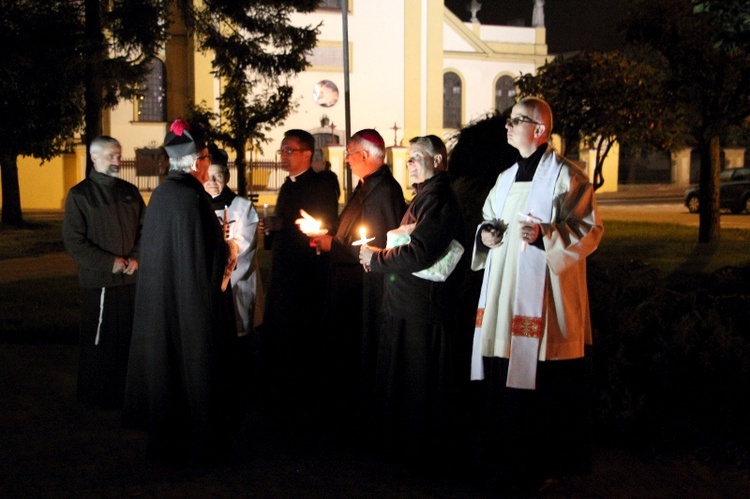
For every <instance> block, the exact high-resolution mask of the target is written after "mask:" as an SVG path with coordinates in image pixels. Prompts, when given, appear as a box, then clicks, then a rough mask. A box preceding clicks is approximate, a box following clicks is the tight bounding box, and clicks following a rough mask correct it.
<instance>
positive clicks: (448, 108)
mask: <svg viewBox="0 0 750 499" xmlns="http://www.w3.org/2000/svg"><path fill="white" fill-rule="evenodd" d="M443 128H461V79H460V78H459V77H458V75H457V74H456V73H453V72H447V73H445V74H444V75H443Z"/></svg>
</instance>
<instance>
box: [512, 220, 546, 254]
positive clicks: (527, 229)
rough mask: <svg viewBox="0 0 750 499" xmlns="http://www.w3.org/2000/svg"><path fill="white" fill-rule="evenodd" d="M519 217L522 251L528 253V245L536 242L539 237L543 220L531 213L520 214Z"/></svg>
mask: <svg viewBox="0 0 750 499" xmlns="http://www.w3.org/2000/svg"><path fill="white" fill-rule="evenodd" d="M518 217H519V219H520V234H521V240H522V242H521V251H526V247H527V246H528V243H530V242H532V241H534V240H536V238H537V237H538V236H539V225H538V223H539V222H541V219H540V218H538V217H535V216H534V215H533V212H529V213H528V214H526V213H521V212H518Z"/></svg>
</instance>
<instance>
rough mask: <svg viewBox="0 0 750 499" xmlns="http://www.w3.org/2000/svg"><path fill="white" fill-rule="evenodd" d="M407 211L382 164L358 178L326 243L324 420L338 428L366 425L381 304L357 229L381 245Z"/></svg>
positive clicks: (378, 277) (377, 279) (378, 281)
mask: <svg viewBox="0 0 750 499" xmlns="http://www.w3.org/2000/svg"><path fill="white" fill-rule="evenodd" d="M405 211H406V203H405V202H404V193H403V191H402V189H401V185H400V184H399V183H398V182H397V181H396V179H395V178H393V175H392V174H391V170H390V167H389V166H388V165H382V166H381V167H380V168H379V169H378V170H376V171H375V172H373V173H372V174H371V175H368V176H367V177H366V178H365V179H364V180H363V181H360V182H359V185H357V188H356V189H355V190H354V192H353V193H352V196H351V197H350V198H349V201H348V202H347V203H346V206H345V207H344V210H343V211H342V212H341V216H340V217H339V227H338V230H337V232H336V237H335V238H334V239H333V242H332V243H331V253H330V257H331V262H330V272H329V277H328V284H327V292H326V307H325V310H326V326H327V327H326V330H325V332H324V333H325V335H324V340H325V342H326V343H327V347H326V349H325V351H326V352H327V355H328V357H329V358H328V359H327V362H326V366H327V372H326V377H327V379H328V381H327V386H328V387H329V393H328V397H329V399H330V403H329V406H330V417H329V420H330V421H331V422H332V424H333V425H335V426H336V427H337V428H342V427H345V426H346V425H347V424H356V423H355V421H354V419H353V418H356V419H357V420H358V422H364V424H365V428H364V431H365V432H367V430H368V428H367V426H368V425H369V424H370V421H369V419H370V415H371V414H372V405H371V404H372V398H373V394H374V383H375V356H376V353H377V342H378V320H379V315H380V309H381V308H382V302H383V275H382V274H375V273H369V274H365V272H364V270H363V268H362V265H361V264H360V263H359V248H360V247H359V246H352V243H353V242H354V241H357V240H358V239H360V233H359V229H360V227H364V228H365V230H366V235H367V237H368V238H369V237H374V238H375V239H374V240H373V241H371V242H369V243H368V244H370V245H372V246H376V247H379V248H384V247H385V243H386V233H387V232H388V231H389V230H391V229H395V228H396V227H398V225H399V222H400V221H401V217H403V216H404V212H405Z"/></svg>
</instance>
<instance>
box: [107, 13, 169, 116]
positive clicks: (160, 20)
mask: <svg viewBox="0 0 750 499" xmlns="http://www.w3.org/2000/svg"><path fill="white" fill-rule="evenodd" d="M99 3H100V8H101V9H102V17H101V18H102V24H101V28H100V30H101V32H102V33H104V34H105V35H106V38H105V44H106V48H107V51H106V54H105V58H104V60H103V61H102V74H101V76H102V78H103V82H104V105H105V107H107V108H110V107H114V106H116V105H117V104H118V102H119V101H120V100H121V99H123V98H125V99H128V98H132V97H134V96H135V95H136V94H137V93H138V88H139V86H140V84H141V82H142V81H143V78H144V77H145V76H146V74H147V73H148V69H149V68H148V63H149V61H150V58H151V57H152V56H153V55H155V54H157V53H158V52H159V49H160V48H161V47H162V46H163V45H164V43H165V42H166V40H167V26H168V24H169V20H168V17H167V10H168V6H169V1H168V0H114V1H111V2H99Z"/></svg>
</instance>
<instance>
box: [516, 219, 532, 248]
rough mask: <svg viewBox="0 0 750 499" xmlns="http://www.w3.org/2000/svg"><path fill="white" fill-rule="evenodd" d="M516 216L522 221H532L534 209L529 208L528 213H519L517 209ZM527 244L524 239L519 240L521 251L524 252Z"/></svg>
mask: <svg viewBox="0 0 750 499" xmlns="http://www.w3.org/2000/svg"><path fill="white" fill-rule="evenodd" d="M518 217H519V218H520V219H521V221H523V222H533V221H534V218H535V217H534V210H531V211H530V212H529V213H528V214H526V213H521V212H520V211H519V212H518ZM527 246H528V244H527V243H526V241H523V242H521V252H524V251H526V247H527Z"/></svg>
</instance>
